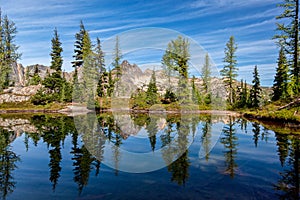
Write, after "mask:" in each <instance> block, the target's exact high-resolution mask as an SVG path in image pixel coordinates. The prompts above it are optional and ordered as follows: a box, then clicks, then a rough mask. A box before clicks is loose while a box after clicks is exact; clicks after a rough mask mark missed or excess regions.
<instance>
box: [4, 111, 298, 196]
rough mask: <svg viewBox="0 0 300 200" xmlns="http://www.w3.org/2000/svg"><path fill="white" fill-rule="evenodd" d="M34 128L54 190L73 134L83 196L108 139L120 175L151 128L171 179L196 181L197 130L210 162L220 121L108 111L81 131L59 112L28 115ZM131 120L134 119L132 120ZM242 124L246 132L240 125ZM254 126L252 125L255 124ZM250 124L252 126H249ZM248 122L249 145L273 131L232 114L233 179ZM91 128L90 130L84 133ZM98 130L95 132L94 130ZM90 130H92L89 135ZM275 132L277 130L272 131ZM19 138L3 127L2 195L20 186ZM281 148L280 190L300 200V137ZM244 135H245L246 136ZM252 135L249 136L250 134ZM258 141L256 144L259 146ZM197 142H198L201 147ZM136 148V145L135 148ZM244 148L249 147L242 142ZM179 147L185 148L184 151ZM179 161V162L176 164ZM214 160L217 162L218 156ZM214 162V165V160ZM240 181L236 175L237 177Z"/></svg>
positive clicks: (279, 137) (29, 139)
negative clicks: (127, 153) (128, 149)
mask: <svg viewBox="0 0 300 200" xmlns="http://www.w3.org/2000/svg"><path fill="white" fill-rule="evenodd" d="M28 120H29V122H30V123H31V125H32V126H33V127H32V128H31V129H30V130H31V131H29V130H28V131H26V132H25V133H24V135H23V136H24V137H23V138H24V145H25V150H26V151H28V150H29V149H30V148H32V147H31V146H30V145H32V144H33V145H35V146H37V145H38V144H40V143H39V142H40V141H42V142H44V143H45V144H46V145H47V147H48V150H47V151H48V154H49V163H48V167H49V181H50V182H51V187H52V190H53V192H55V190H57V189H56V188H58V186H59V185H60V184H62V185H63V183H61V182H60V181H59V179H60V178H61V172H62V168H63V166H64V165H63V164H64V161H63V160H64V158H63V156H62V155H63V153H62V152H64V143H65V140H66V138H67V137H69V139H70V143H71V147H70V149H71V150H70V155H71V163H72V167H73V168H72V171H71V176H73V181H74V182H75V183H76V184H77V190H78V193H79V195H80V194H81V193H82V191H83V190H84V188H85V187H86V186H87V185H88V183H89V179H91V178H90V176H91V174H95V175H96V176H98V175H99V173H101V162H102V160H103V157H104V149H105V145H106V144H107V143H109V144H111V145H112V147H113V148H112V154H111V156H112V160H113V162H114V164H115V165H114V168H115V174H116V175H118V173H119V164H120V163H119V162H121V158H122V152H121V151H120V150H121V149H120V148H122V145H126V142H127V141H126V140H127V139H128V138H129V137H132V136H134V134H137V133H138V132H139V131H140V130H142V129H143V130H145V131H146V132H147V134H146V138H145V141H146V143H145V146H146V147H147V148H148V150H149V151H150V152H151V151H153V152H154V151H156V150H158V149H162V157H163V160H164V162H165V163H171V164H170V165H168V166H167V167H166V169H167V170H168V173H167V177H170V180H171V181H172V182H174V183H175V184H178V185H180V186H186V185H187V182H188V181H189V179H190V176H191V175H190V174H191V172H190V170H191V169H193V168H192V167H191V159H190V158H191V157H190V156H191V155H189V154H190V153H191V152H190V150H189V149H188V146H189V143H190V142H191V140H193V139H194V136H195V135H196V132H197V128H198V127H200V126H199V123H201V128H200V132H201V133H202V134H201V135H200V139H201V140H200V144H199V146H201V148H202V149H203V153H204V154H205V159H206V161H207V163H208V162H209V161H210V160H212V158H213V156H211V157H212V158H210V154H209V153H210V150H211V148H212V147H211V146H212V139H213V137H214V135H213V133H214V132H212V126H214V123H216V122H220V121H221V120H220V119H217V120H216V119H215V118H213V117H212V116H209V115H203V116H202V115H201V116H199V115H171V114H167V115H165V116H159V115H157V116H156V115H152V116H149V115H148V114H131V115H126V116H125V115H118V116H116V115H112V114H109V113H103V114H100V115H98V116H95V115H94V116H93V115H87V116H85V119H84V120H83V119H82V120H83V121H85V123H83V124H82V127H81V129H77V127H75V123H74V119H73V118H72V117H66V116H55V115H51V116H50V115H35V116H31V117H29V118H28ZM128 120H131V122H128ZM238 122H240V126H241V129H242V130H243V131H242V133H241V132H237V130H236V128H237V126H238V125H239V124H238ZM251 124H252V126H251ZM249 125H250V126H249ZM247 126H249V127H252V132H253V136H250V137H249V141H248V142H249V143H253V142H254V145H255V147H257V148H259V147H260V146H262V145H258V142H259V140H262V141H266V142H267V141H268V138H270V139H271V140H272V139H273V138H272V136H270V132H269V131H268V129H266V128H264V127H263V126H262V125H260V124H258V123H256V122H253V123H250V122H247V121H245V120H244V119H239V120H236V119H235V118H233V117H228V118H226V125H225V126H224V128H223V130H222V133H223V135H222V137H221V139H220V142H221V144H222V146H223V149H224V151H223V153H221V154H223V156H224V159H225V165H226V167H225V173H226V174H229V175H230V177H231V178H235V176H237V175H236V170H237V168H238V165H237V162H236V160H237V156H238V145H239V144H238V139H239V138H238V137H237V134H240V133H241V134H244V133H245V132H246V130H247ZM84 130H85V131H84ZM92 130H95V131H92ZM83 133H86V134H83ZM272 134H273V133H272ZM16 137H17V134H16V133H15V132H12V131H8V130H7V129H4V128H0V192H1V198H3V199H6V198H7V196H8V195H9V194H11V193H12V192H13V191H14V190H15V187H16V181H15V179H14V177H13V174H14V171H15V170H16V169H17V163H18V162H19V161H20V157H19V156H17V155H16V153H14V152H13V151H12V147H11V145H10V143H11V142H12V141H13V140H14V139H15V138H16ZM275 137H276V141H277V143H276V145H277V152H278V156H279V161H280V163H281V166H282V170H281V172H280V174H279V175H280V178H279V180H278V181H277V182H276V183H275V182H274V189H275V190H276V191H277V192H278V195H280V198H281V199H299V178H300V177H299V168H300V167H299V164H300V163H299V155H300V152H299V151H300V149H299V148H300V139H299V136H295V135H292V134H290V135H287V134H281V133H279V132H276V133H275ZM241 138H242V137H241ZM245 138H246V137H245ZM254 145H252V147H253V148H254ZM195 146H196V145H195ZM132 148H134V147H132ZM239 148H243V147H242V145H240V147H239ZM178 149H184V151H181V152H180V153H178ZM172 161H174V162H172ZM213 161H214V160H213ZM208 164H209V163H208ZM235 180H236V179H235Z"/></svg>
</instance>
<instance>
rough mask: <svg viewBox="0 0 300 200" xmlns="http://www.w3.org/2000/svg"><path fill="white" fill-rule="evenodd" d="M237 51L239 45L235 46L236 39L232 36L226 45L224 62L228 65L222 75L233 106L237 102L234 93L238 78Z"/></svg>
mask: <svg viewBox="0 0 300 200" xmlns="http://www.w3.org/2000/svg"><path fill="white" fill-rule="evenodd" d="M236 50H237V45H236V44H235V40H234V37H233V36H231V37H230V38H229V41H228V42H227V43H226V48H225V58H224V62H225V63H227V64H226V65H225V66H224V68H223V69H222V70H221V75H222V76H223V78H224V83H225V86H227V87H228V90H229V91H228V92H229V100H228V101H229V104H230V105H233V104H234V102H235V98H234V97H235V91H234V86H233V84H234V82H235V81H236V77H237V70H238V68H237V67H236V65H237V60H236V55H235V52H236Z"/></svg>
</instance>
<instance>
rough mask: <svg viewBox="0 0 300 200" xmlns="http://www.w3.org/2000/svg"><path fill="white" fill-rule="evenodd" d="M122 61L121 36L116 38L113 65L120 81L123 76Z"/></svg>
mask: <svg viewBox="0 0 300 200" xmlns="http://www.w3.org/2000/svg"><path fill="white" fill-rule="evenodd" d="M121 59H122V53H121V50H120V43H119V36H116V45H115V49H114V62H113V64H112V65H113V66H114V69H115V70H116V75H117V80H119V79H120V77H121V75H122V71H121Z"/></svg>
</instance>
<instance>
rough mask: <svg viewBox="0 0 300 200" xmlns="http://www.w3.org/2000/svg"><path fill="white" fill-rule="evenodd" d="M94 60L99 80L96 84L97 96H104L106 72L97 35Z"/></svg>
mask: <svg viewBox="0 0 300 200" xmlns="http://www.w3.org/2000/svg"><path fill="white" fill-rule="evenodd" d="M94 51H95V62H96V68H97V71H98V73H99V80H98V84H97V95H98V96H99V97H104V96H105V87H106V86H107V78H108V77H107V75H108V74H107V73H106V69H105V60H104V52H103V51H102V47H101V42H100V39H99V38H98V37H97V45H96V48H95V50H94Z"/></svg>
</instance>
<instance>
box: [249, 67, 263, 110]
mask: <svg viewBox="0 0 300 200" xmlns="http://www.w3.org/2000/svg"><path fill="white" fill-rule="evenodd" d="M252 83H253V86H252V88H251V90H250V106H251V107H254V108H257V107H259V102H260V98H261V88H260V80H259V74H258V70H257V66H255V67H254V72H253V81H252Z"/></svg>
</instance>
